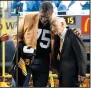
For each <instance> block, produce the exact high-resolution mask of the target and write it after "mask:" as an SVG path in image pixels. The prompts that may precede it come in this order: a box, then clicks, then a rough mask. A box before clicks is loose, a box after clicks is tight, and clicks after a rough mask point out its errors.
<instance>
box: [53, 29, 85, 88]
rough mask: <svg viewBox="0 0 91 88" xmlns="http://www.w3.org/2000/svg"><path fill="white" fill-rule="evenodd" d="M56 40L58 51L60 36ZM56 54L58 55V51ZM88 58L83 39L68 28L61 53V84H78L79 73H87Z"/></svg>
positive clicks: (55, 47) (70, 85)
mask: <svg viewBox="0 0 91 88" xmlns="http://www.w3.org/2000/svg"><path fill="white" fill-rule="evenodd" d="M55 41H56V43H55V44H54V50H56V51H55V52H58V49H59V44H57V43H59V38H57V39H56V40H55ZM57 45H58V46H57ZM55 54H56V55H57V53H55ZM56 55H54V56H56ZM86 60H87V57H86V52H85V49H84V45H83V42H82V40H81V39H80V38H78V36H77V35H75V34H74V33H73V32H72V31H71V30H69V29H68V31H67V33H66V36H65V39H64V43H63V47H62V51H61V53H60V65H59V80H60V85H59V86H63V87H65V86H66V87H72V86H74V87H76V86H78V75H81V76H84V75H85V73H86Z"/></svg>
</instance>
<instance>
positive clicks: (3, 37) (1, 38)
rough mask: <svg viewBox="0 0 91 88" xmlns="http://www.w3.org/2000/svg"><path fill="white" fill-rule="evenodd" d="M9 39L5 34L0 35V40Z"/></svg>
mask: <svg viewBox="0 0 91 88" xmlns="http://www.w3.org/2000/svg"><path fill="white" fill-rule="evenodd" d="M8 39H9V35H7V34H3V35H2V36H1V37H0V40H1V41H6V40H8Z"/></svg>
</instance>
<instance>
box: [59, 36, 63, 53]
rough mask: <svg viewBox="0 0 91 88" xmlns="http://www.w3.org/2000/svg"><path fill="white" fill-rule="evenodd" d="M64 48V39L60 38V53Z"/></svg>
mask: <svg viewBox="0 0 91 88" xmlns="http://www.w3.org/2000/svg"><path fill="white" fill-rule="evenodd" d="M62 46H63V39H62V38H60V48H59V50H60V53H61V51H62Z"/></svg>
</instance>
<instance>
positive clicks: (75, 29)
mask: <svg viewBox="0 0 91 88" xmlns="http://www.w3.org/2000/svg"><path fill="white" fill-rule="evenodd" d="M72 31H73V32H74V33H75V34H76V35H77V36H78V37H80V38H81V37H82V35H81V30H80V29H79V28H73V29H72Z"/></svg>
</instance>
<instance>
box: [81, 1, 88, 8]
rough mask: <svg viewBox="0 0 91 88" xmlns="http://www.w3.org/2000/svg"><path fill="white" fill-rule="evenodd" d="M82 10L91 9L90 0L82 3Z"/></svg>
mask: <svg viewBox="0 0 91 88" xmlns="http://www.w3.org/2000/svg"><path fill="white" fill-rule="evenodd" d="M82 10H90V2H89V1H86V3H85V4H84V5H82Z"/></svg>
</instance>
